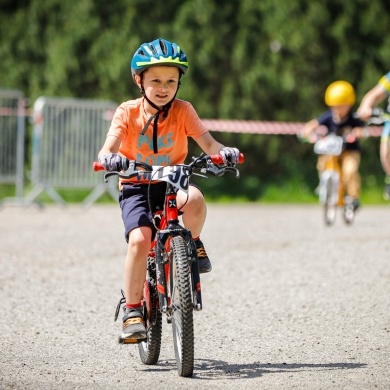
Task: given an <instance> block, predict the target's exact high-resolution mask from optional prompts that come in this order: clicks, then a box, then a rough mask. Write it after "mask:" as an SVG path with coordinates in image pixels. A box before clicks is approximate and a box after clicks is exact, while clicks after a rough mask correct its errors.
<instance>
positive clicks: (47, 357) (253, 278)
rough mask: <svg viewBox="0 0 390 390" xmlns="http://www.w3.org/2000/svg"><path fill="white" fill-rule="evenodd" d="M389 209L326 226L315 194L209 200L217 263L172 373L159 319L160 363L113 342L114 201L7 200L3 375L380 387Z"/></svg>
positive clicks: (95, 381)
mask: <svg viewBox="0 0 390 390" xmlns="http://www.w3.org/2000/svg"><path fill="white" fill-rule="evenodd" d="M389 220H390V208H389V207H368V206H367V207H363V208H362V210H360V211H359V213H358V215H357V218H356V221H355V223H354V225H353V226H346V225H345V224H344V223H343V221H342V220H341V218H339V219H338V220H337V221H336V224H335V226H333V227H326V226H324V224H323V222H322V213H321V210H320V207H319V206H266V205H242V206H241V205H209V214H208V219H207V223H206V226H205V229H204V232H203V235H202V238H203V241H204V243H205V244H206V248H207V250H208V253H209V256H210V258H211V260H212V262H213V266H214V269H213V271H212V273H210V274H207V275H204V276H202V288H203V300H204V309H203V311H202V312H199V313H194V318H195V337H196V340H195V370H194V376H193V377H192V378H180V377H179V376H178V374H177V371H176V366H175V358H174V351H173V341H172V333H171V328H170V325H168V324H167V323H166V322H165V321H164V323H163V343H162V350H161V355H160V361H159V363H158V364H157V365H155V366H145V365H143V364H142V363H141V362H140V359H139V356H138V348H137V346H134V345H120V344H118V343H117V336H118V334H119V331H120V323H119V322H117V323H115V322H114V321H113V317H114V310H115V306H116V304H117V301H118V300H119V298H120V289H121V288H122V267H123V260H124V255H125V251H126V244H125V241H124V239H123V232H122V222H121V218H120V214H119V208H118V207H117V206H115V205H109V206H93V207H91V208H90V209H89V210H87V211H86V210H84V209H82V208H81V207H80V206H70V207H67V208H59V207H55V206H52V207H46V208H45V209H43V210H40V209H38V208H35V207H34V206H32V207H29V208H19V207H4V208H3V209H1V210H0V329H1V333H0V345H1V351H0V388H1V389H129V388H132V389H146V388H160V389H259V388H261V389H374V388H378V389H388V388H390V376H389V368H388V365H389V362H390V345H389V340H390V255H389V254H390V240H389V228H388V226H387V225H386V224H387V223H388V221H389ZM386 226H387V227H386Z"/></svg>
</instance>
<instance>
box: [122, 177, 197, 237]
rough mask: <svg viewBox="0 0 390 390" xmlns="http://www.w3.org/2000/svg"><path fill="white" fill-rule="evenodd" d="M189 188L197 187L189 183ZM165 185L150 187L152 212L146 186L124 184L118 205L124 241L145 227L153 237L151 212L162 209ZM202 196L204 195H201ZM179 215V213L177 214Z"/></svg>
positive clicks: (154, 230) (153, 227) (158, 184)
mask: <svg viewBox="0 0 390 390" xmlns="http://www.w3.org/2000/svg"><path fill="white" fill-rule="evenodd" d="M190 185H191V186H194V187H197V188H198V189H199V191H201V192H202V194H203V191H202V190H201V189H200V188H199V187H198V186H196V185H194V184H192V183H190ZM166 188H167V184H166V183H164V182H159V183H156V184H152V185H151V186H150V192H149V199H150V206H151V208H152V211H150V208H149V202H148V184H125V185H123V188H122V190H121V191H120V194H119V205H120V207H121V210H122V220H123V224H124V226H125V239H126V242H129V233H130V232H131V231H132V230H133V229H135V228H137V227H141V226H147V227H150V228H151V229H152V232H153V236H154V234H155V233H156V228H155V226H154V224H153V221H152V219H153V215H152V212H155V211H156V210H157V209H159V210H163V209H164V199H165V191H166ZM203 195H204V194H203ZM179 214H180V212H179Z"/></svg>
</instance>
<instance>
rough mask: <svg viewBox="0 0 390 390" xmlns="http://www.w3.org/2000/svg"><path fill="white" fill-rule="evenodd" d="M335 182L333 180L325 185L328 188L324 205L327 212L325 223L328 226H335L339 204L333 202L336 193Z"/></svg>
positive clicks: (329, 180)
mask: <svg viewBox="0 0 390 390" xmlns="http://www.w3.org/2000/svg"><path fill="white" fill-rule="evenodd" d="M334 185H335V184H334V183H333V180H332V179H331V178H329V179H328V181H327V182H326V183H325V186H326V200H325V205H324V211H325V215H324V217H325V223H326V224H327V225H329V226H330V225H333V224H334V222H335V220H336V212H337V204H334V202H333V200H334V199H333V193H334V191H335V189H334V188H333V187H334Z"/></svg>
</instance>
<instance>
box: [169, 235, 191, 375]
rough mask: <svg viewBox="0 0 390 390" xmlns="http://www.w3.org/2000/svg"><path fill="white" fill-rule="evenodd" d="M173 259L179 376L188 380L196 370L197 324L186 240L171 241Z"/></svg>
mask: <svg viewBox="0 0 390 390" xmlns="http://www.w3.org/2000/svg"><path fill="white" fill-rule="evenodd" d="M171 255H172V257H171V267H170V268H171V271H170V292H171V301H172V306H173V312H172V331H173V341H174V347H175V357H176V365H177V370H178V373H179V375H180V376H184V377H189V376H192V373H193V370H194V322H193V301H192V287H191V271H190V269H191V268H190V265H191V264H190V261H191V257H190V256H189V255H188V247H187V245H186V242H185V240H184V238H183V237H181V236H177V237H174V238H173V239H172V241H171Z"/></svg>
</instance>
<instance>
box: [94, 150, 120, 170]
mask: <svg viewBox="0 0 390 390" xmlns="http://www.w3.org/2000/svg"><path fill="white" fill-rule="evenodd" d="M99 162H100V163H101V164H102V165H103V166H104V169H105V170H106V171H107V172H119V171H121V170H122V157H121V156H120V155H119V154H118V153H110V154H105V155H104V156H100V157H99Z"/></svg>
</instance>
